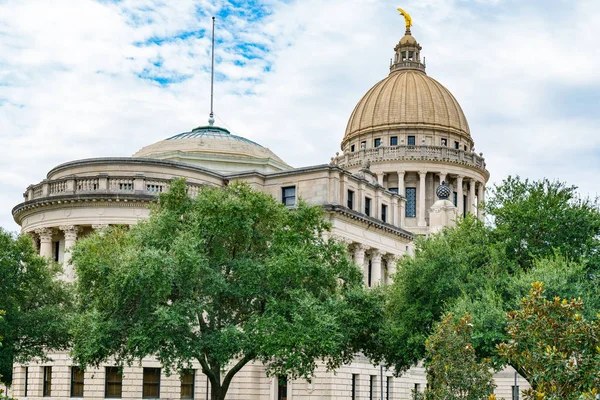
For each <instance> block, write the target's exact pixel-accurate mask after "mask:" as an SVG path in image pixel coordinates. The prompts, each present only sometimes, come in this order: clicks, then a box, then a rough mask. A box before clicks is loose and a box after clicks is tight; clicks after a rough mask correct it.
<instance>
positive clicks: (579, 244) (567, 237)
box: [486, 176, 600, 273]
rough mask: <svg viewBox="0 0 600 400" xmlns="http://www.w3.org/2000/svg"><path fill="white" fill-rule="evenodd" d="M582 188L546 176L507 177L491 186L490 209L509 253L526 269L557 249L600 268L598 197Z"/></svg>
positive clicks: (595, 267)
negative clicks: (580, 193)
mask: <svg viewBox="0 0 600 400" xmlns="http://www.w3.org/2000/svg"><path fill="white" fill-rule="evenodd" d="M576 190H577V187H575V186H567V185H566V184H565V183H563V182H559V181H550V180H548V179H543V180H540V181H534V182H532V181H529V180H528V179H525V180H522V179H521V178H519V177H518V176H517V177H510V176H509V177H508V178H507V179H505V180H504V181H502V183H501V184H500V185H498V186H495V187H494V188H493V189H492V194H491V197H490V199H489V200H488V201H487V204H486V209H487V212H488V213H489V214H490V215H491V216H492V217H493V220H494V224H495V229H494V234H495V235H496V236H497V240H498V241H500V242H503V243H504V245H505V246H506V256H507V257H508V258H509V259H511V260H515V261H517V262H518V263H519V265H521V266H522V267H524V268H529V267H531V265H532V261H533V260H534V259H536V258H540V257H551V256H553V255H554V252H555V251H557V250H558V251H559V252H560V254H562V255H564V256H566V257H567V258H569V259H572V260H578V259H580V258H583V259H584V260H586V261H587V263H588V265H589V266H590V269H591V270H593V271H595V272H596V273H598V272H600V209H599V205H598V202H597V200H591V199H589V198H580V197H579V196H578V195H577V192H576Z"/></svg>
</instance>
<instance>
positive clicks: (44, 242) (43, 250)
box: [35, 228, 54, 260]
mask: <svg viewBox="0 0 600 400" xmlns="http://www.w3.org/2000/svg"><path fill="white" fill-rule="evenodd" d="M35 233H37V235H38V236H39V238H40V256H42V257H46V258H47V259H49V260H52V235H53V234H54V229H52V228H39V229H36V230H35Z"/></svg>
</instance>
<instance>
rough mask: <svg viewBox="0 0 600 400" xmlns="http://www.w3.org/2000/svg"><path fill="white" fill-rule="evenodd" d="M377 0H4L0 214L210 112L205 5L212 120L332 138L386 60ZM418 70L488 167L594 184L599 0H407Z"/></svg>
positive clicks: (321, 153) (305, 161)
mask: <svg viewBox="0 0 600 400" xmlns="http://www.w3.org/2000/svg"><path fill="white" fill-rule="evenodd" d="M397 6H398V4H396V2H393V1H388V0H383V1H382V0H344V1H342V0H328V1H326V2H324V1H317V0H302V1H276V0H262V1H260V0H236V1H227V0H212V1H209V0H180V1H176V2H166V1H159V0H122V1H108V0H104V1H92V0H78V1H77V2H73V1H69V0H56V1H53V2H52V4H50V3H48V2H39V1H35V0H24V1H21V2H11V3H10V4H9V2H6V1H5V2H2V1H0V140H2V144H3V145H2V146H1V148H0V170H2V174H1V176H0V185H1V186H2V188H3V191H2V196H0V226H3V227H5V228H8V229H11V230H16V229H17V228H18V227H17V226H16V225H15V224H14V222H12V217H11V215H10V210H11V209H12V207H13V206H14V205H16V204H17V203H19V202H21V201H22V197H21V194H22V192H23V191H24V190H25V188H26V187H27V186H28V185H29V184H31V183H37V182H39V181H40V180H42V179H43V178H44V177H45V174H46V172H47V171H48V170H49V169H51V168H52V167H53V166H55V165H57V164H59V163H62V162H65V161H68V160H73V159H80V158H87V157H102V156H128V155H131V154H132V153H134V152H135V151H137V150H138V149H139V148H141V147H143V146H145V145H147V144H149V143H153V142H155V141H158V140H161V139H164V138H166V137H169V136H172V135H174V134H176V133H179V132H183V131H187V130H189V129H191V128H193V127H195V126H198V125H201V124H204V123H205V121H206V119H207V114H208V105H209V85H210V76H209V68H210V29H211V18H210V17H211V16H212V15H216V16H217V34H216V41H217V53H216V60H217V84H216V89H215V95H216V96H215V107H216V109H215V111H216V116H217V121H218V123H220V124H222V125H224V126H225V127H227V128H229V129H230V130H232V132H233V133H236V134H239V135H241V136H245V137H248V138H249V139H252V140H255V141H257V142H259V143H261V144H263V145H265V146H268V147H270V148H271V149H272V150H273V151H275V152H276V153H277V154H278V155H279V156H280V157H282V158H283V159H284V160H286V161H287V162H289V163H290V164H292V165H295V166H302V165H309V164H320V163H325V162H327V161H328V160H329V158H330V157H331V156H333V155H334V154H335V152H336V151H339V143H340V141H341V139H342V137H343V134H344V130H345V125H346V122H347V119H348V117H349V116H350V113H351V112H352V109H353V108H354V106H355V104H356V103H357V102H358V100H359V99H360V98H361V96H362V95H363V94H364V93H366V91H367V90H368V89H369V88H370V87H371V86H372V85H374V84H375V83H376V82H377V81H379V80H380V79H382V78H384V77H385V76H386V75H387V73H388V69H387V68H388V65H389V58H390V57H391V56H392V54H393V47H394V45H395V44H396V43H397V42H398V40H399V39H400V37H401V36H402V34H403V30H404V28H403V24H404V22H403V20H402V19H401V17H400V16H399V15H397V12H396V11H395V9H396V7H397ZM403 7H404V8H405V9H406V10H408V11H409V12H411V14H412V16H413V21H414V23H415V26H414V27H413V34H414V35H415V37H417V39H418V40H419V42H420V43H421V45H422V46H423V54H424V55H425V56H426V58H427V64H428V68H427V70H428V74H429V75H430V76H432V77H434V78H435V79H437V80H438V81H440V82H441V83H442V84H444V85H445V86H446V87H448V88H449V89H450V90H451V91H452V93H453V94H454V95H455V96H456V97H457V99H458V100H459V102H460V103H461V105H462V107H463V109H464V111H465V113H466V115H467V118H468V120H469V123H470V126H471V132H472V135H473V138H474V140H475V142H476V148H477V150H478V151H483V152H484V154H485V156H486V159H487V165H488V168H489V170H490V172H491V173H492V178H491V179H492V181H499V180H501V179H502V178H503V177H505V176H506V175H508V174H520V175H522V176H528V177H532V178H539V177H542V176H547V177H549V178H559V179H562V180H566V181H568V182H569V183H570V184H575V185H578V186H580V187H581V191H582V193H584V194H587V193H590V194H595V193H599V192H600V184H598V183H597V179H595V177H596V176H597V175H598V173H599V172H600V162H598V155H599V154H600V140H599V139H598V137H599V136H598V135H597V130H598V126H599V122H600V121H599V118H600V117H598V115H597V113H596V112H595V107H594V103H595V104H597V100H598V88H600V75H598V74H597V72H596V71H598V69H599V68H600V53H598V52H597V51H596V40H597V39H596V38H597V37H599V36H600V26H598V24H596V23H595V21H594V16H595V15H598V12H600V4H599V3H598V2H597V1H592V0H580V1H577V2H566V1H561V0H553V1H547V2H520V1H516V0H487V1H484V0H479V1H467V0H406V1H405V2H404V4H403Z"/></svg>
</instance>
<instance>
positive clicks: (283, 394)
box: [277, 376, 288, 400]
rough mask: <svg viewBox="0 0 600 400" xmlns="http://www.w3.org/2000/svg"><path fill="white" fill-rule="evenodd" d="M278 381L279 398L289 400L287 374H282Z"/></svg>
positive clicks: (278, 399) (279, 399)
mask: <svg viewBox="0 0 600 400" xmlns="http://www.w3.org/2000/svg"><path fill="white" fill-rule="evenodd" d="M277 382H278V385H277V400H287V398H288V395H287V389H288V387H287V378H286V377H285V376H280V377H279V379H278V380H277Z"/></svg>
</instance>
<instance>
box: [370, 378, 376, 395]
mask: <svg viewBox="0 0 600 400" xmlns="http://www.w3.org/2000/svg"><path fill="white" fill-rule="evenodd" d="M369 400H375V375H369Z"/></svg>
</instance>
